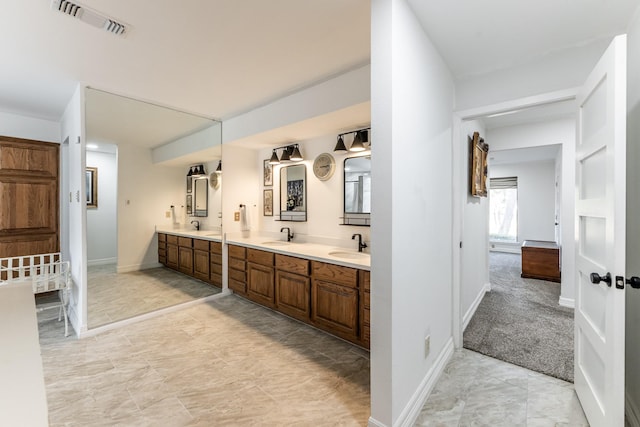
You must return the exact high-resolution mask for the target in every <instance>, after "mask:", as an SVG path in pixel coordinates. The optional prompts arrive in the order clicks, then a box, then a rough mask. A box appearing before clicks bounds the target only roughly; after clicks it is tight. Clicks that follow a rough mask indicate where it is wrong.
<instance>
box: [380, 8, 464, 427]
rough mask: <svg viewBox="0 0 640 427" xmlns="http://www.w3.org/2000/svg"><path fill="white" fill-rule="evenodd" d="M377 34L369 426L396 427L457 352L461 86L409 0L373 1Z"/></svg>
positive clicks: (415, 408)
mask: <svg viewBox="0 0 640 427" xmlns="http://www.w3.org/2000/svg"><path fill="white" fill-rule="evenodd" d="M371 27H372V40H371V42H372V46H371V47H372V49H371V53H372V58H371V61H372V62H371V63H372V65H371V67H372V92H371V95H372V123H371V127H372V137H373V138H374V141H376V142H375V143H374V144H373V153H372V162H373V163H372V171H373V174H372V177H373V183H372V187H373V189H374V195H373V206H372V228H371V233H372V235H371V239H372V240H373V242H374V244H373V245H372V248H371V266H372V269H371V270H372V275H371V278H372V285H371V287H372V293H371V305H372V308H371V314H372V326H371V331H372V337H371V352H372V353H371V356H372V364H371V393H372V396H371V410H372V414H371V417H372V420H370V424H375V425H388V426H391V425H403V424H404V423H411V422H412V421H413V420H414V419H415V417H416V416H417V414H418V412H417V411H419V409H420V407H421V406H422V403H423V401H424V399H425V398H426V396H427V394H428V391H429V389H430V387H431V386H432V381H434V380H435V377H436V376H437V375H438V373H439V371H440V369H442V368H443V366H442V365H440V363H444V361H446V359H447V357H448V356H449V355H450V353H449V351H452V348H453V342H452V275H451V271H452V249H453V248H452V242H451V232H452V220H451V216H452V202H453V200H452V198H451V192H452V167H451V166H452V164H451V161H452V158H451V152H452V146H451V142H452V141H451V138H452V111H453V98H454V85H453V80H452V77H451V74H450V72H449V70H448V69H447V67H446V65H445V64H444V62H443V60H442V58H441V57H440V55H439V54H438V52H437V51H436V49H435V48H434V46H433V44H432V43H431V41H430V40H429V38H428V36H427V34H426V33H425V31H424V29H423V28H422V26H421V25H420V23H419V21H418V19H417V18H416V16H415V15H414V13H413V12H412V10H411V9H410V7H409V6H408V5H407V3H406V1H405V0H374V1H373V2H372V25H371ZM390 109H392V111H393V113H391V110H390ZM436 183H437V185H434V184H436ZM426 335H430V339H431V351H430V353H429V355H428V357H425V343H424V341H425V336H426Z"/></svg>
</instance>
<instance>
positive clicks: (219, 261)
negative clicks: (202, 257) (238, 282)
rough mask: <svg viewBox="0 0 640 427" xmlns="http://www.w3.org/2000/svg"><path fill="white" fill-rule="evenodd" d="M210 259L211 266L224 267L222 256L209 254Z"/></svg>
mask: <svg viewBox="0 0 640 427" xmlns="http://www.w3.org/2000/svg"><path fill="white" fill-rule="evenodd" d="M209 258H210V259H211V264H220V265H222V255H218V254H209Z"/></svg>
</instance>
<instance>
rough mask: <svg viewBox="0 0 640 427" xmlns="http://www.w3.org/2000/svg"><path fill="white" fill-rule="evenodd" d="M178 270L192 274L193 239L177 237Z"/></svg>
mask: <svg viewBox="0 0 640 427" xmlns="http://www.w3.org/2000/svg"><path fill="white" fill-rule="evenodd" d="M178 271H179V272H181V273H184V274H188V275H189V276H193V239H192V238H190V237H178Z"/></svg>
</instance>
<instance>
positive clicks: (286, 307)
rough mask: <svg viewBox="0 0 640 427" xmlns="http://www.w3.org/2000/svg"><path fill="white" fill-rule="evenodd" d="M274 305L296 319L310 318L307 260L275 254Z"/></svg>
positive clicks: (309, 284)
mask: <svg viewBox="0 0 640 427" xmlns="http://www.w3.org/2000/svg"><path fill="white" fill-rule="evenodd" d="M275 261H276V277H275V285H276V289H275V291H276V295H275V296H276V307H277V309H278V310H279V311H281V312H283V313H284V314H286V315H289V316H291V317H293V318H296V319H298V320H302V321H305V322H309V321H310V319H311V279H310V278H309V260H306V259H301V258H295V257H291V256H287V255H280V254H276V260H275Z"/></svg>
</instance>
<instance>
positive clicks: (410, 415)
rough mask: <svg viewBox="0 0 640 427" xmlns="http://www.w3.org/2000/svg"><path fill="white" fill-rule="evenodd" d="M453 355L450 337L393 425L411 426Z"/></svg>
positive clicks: (399, 426) (395, 426)
mask: <svg viewBox="0 0 640 427" xmlns="http://www.w3.org/2000/svg"><path fill="white" fill-rule="evenodd" d="M452 356H453V337H450V338H449V340H448V341H447V343H446V344H445V346H444V348H443V349H442V351H441V352H440V354H439V355H438V358H437V359H436V361H435V363H434V364H433V366H432V367H431V369H429V372H427V375H425V376H424V378H423V379H422V381H421V382H420V386H418V389H417V390H416V391H415V393H413V396H411V399H409V402H407V404H406V406H405V407H404V409H403V410H402V412H401V413H400V416H399V417H398V419H397V420H396V422H395V423H393V425H394V427H405V426H406V427H409V426H413V424H414V423H415V422H416V419H417V418H418V415H420V410H421V409H422V407H423V406H424V404H425V402H426V401H427V398H429V395H430V394H431V391H432V390H433V388H434V387H435V385H436V382H437V381H438V379H440V375H441V374H442V372H443V371H444V368H445V367H446V366H447V363H448V362H449V360H450V359H451V357H452Z"/></svg>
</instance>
